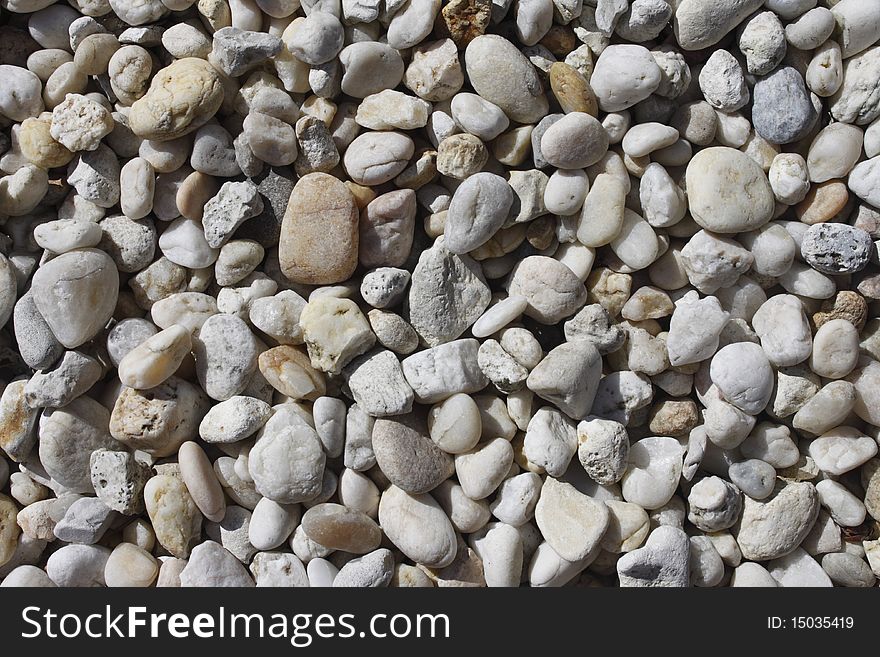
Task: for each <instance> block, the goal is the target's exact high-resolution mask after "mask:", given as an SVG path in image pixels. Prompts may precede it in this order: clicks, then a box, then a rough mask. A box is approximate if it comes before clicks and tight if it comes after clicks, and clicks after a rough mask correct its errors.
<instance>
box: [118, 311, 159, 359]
mask: <svg viewBox="0 0 880 657" xmlns="http://www.w3.org/2000/svg"><path fill="white" fill-rule="evenodd" d="M158 332H159V329H157V328H156V325H155V324H153V323H152V322H151V321H149V320H147V319H140V318H137V317H129V318H127V319H123V320H122V321H121V322H119V323H118V324H115V325H114V326H113V328H112V329H110V332H109V333H108V334H107V353H108V355H109V356H110V362H111V363H113V365H114V366H118V365H119V363H120V362H121V361H122V359H123V358H125V356H126V354H128V352H129V351H131V350H132V349H134V348H135V347H137V346H138V345H139V344H140V343H142V342H143V341H144V340H146V339H147V338H149V337H152V336H154V335H156V333H158Z"/></svg>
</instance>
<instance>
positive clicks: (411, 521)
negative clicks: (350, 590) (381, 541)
mask: <svg viewBox="0 0 880 657" xmlns="http://www.w3.org/2000/svg"><path fill="white" fill-rule="evenodd" d="M379 524H380V525H381V526H382V528H383V530H384V531H385V533H386V535H387V536H388V538H389V540H390V541H391V542H392V543H393V544H394V545H395V546H396V547H397V548H398V549H399V550H400V551H401V552H403V553H404V554H405V555H406V556H407V557H408V558H410V559H412V560H413V561H415V562H416V563H417V564H421V565H423V566H426V567H428V568H443V567H445V566H448V565H449V564H451V563H452V561H453V559H455V556H456V553H457V551H458V546H457V544H456V538H455V536H456V535H455V530H454V529H453V527H452V523H450V521H449V518H448V517H447V516H446V514H445V513H444V512H443V509H442V508H441V507H440V505H439V504H437V502H436V501H435V500H434V498H432V497H431V496H430V495H428V494H426V493H423V494H410V493H406V492H405V491H403V490H401V489H400V488H398V487H396V486H391V487H389V488H388V489H387V490H386V491H385V492H384V493H383V494H382V499H381V500H380V502H379ZM334 585H335V584H334Z"/></svg>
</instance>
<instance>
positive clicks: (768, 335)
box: [752, 294, 812, 367]
mask: <svg viewBox="0 0 880 657" xmlns="http://www.w3.org/2000/svg"><path fill="white" fill-rule="evenodd" d="M752 326H753V327H754V329H755V333H756V334H757V335H758V337H759V338H760V340H761V348H762V349H763V350H764V352H765V353H766V354H767V358H769V359H770V362H771V364H773V365H775V366H777V367H782V366H791V365H796V364H798V363H800V362H803V361H804V360H806V359H807V357H808V356H809V355H810V353H811V351H812V336H811V334H810V328H809V326H808V325H807V318H806V316H805V314H804V310H803V304H802V303H801V301H800V299H798V298H797V297H796V296H794V295H791V294H779V295H776V296H774V297H771V298H769V299H768V300H767V301H765V302H764V303H763V304H762V305H761V307H760V308H758V310H757V312H756V313H755V315H754V317H753V318H752Z"/></svg>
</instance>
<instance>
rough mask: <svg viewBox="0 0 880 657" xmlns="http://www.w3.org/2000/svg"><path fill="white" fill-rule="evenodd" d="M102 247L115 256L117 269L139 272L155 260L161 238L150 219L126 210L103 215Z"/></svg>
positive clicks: (101, 225) (126, 271)
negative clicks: (127, 215)
mask: <svg viewBox="0 0 880 657" xmlns="http://www.w3.org/2000/svg"><path fill="white" fill-rule="evenodd" d="M98 225H99V226H100V227H101V233H102V235H101V241H100V242H99V244H98V248H100V249H101V250H102V251H106V252H107V254H108V255H109V256H110V257H111V258H113V262H115V263H116V267H117V269H119V271H121V272H125V273H127V274H130V273H134V272H139V271H141V270H142V269H144V268H145V267H147V266H148V265H149V264H150V263H151V262H153V256H154V255H155V252H156V243H157V240H158V237H157V234H156V227H155V226H154V225H153V222H152V221H151V220H149V219H138V220H134V219H130V218H128V217H126V216H125V215H122V214H117V215H112V216H110V217H107V218H106V219H102V220H101V221H100V222H99V224H98Z"/></svg>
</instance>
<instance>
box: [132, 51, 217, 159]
mask: <svg viewBox="0 0 880 657" xmlns="http://www.w3.org/2000/svg"><path fill="white" fill-rule="evenodd" d="M223 94H224V90H223V83H222V82H221V80H220V74H219V73H218V72H217V71H216V70H215V69H214V68H213V67H212V66H211V65H210V64H209V63H208V62H206V61H205V60H203V59H197V58H195V57H186V58H184V59H178V60H176V61H174V62H173V63H172V64H171V65H170V66H166V67H165V68H163V69H162V70H160V71H159V72H158V73H156V76H155V77H154V78H153V81H152V83H151V84H150V88H149V90H148V91H147V93H146V94H145V95H144V96H143V98H141V99H139V100H137V101H136V102H135V103H134V104H133V105H132V106H131V111H130V112H129V114H128V122H129V127H130V128H131V130H132V132H134V134H136V135H137V136H138V137H141V138H143V139H154V140H156V141H166V140H168V139H174V138H176V137H180V136H182V135H185V134H188V133H190V132H192V131H193V130H195V129H197V128H199V127H200V126H202V125H204V124H205V123H207V121H208V119H210V118H211V117H212V116H214V114H215V113H216V112H217V110H218V109H219V108H220V105H221V104H222V103H223Z"/></svg>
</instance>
